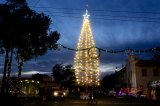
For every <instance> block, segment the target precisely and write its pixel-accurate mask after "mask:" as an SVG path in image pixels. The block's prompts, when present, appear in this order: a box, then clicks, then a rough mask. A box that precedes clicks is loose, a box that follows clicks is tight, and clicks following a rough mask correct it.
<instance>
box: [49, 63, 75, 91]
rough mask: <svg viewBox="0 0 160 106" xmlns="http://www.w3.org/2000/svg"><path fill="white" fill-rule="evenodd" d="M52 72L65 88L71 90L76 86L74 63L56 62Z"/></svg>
mask: <svg viewBox="0 0 160 106" xmlns="http://www.w3.org/2000/svg"><path fill="white" fill-rule="evenodd" d="M52 72H53V74H52V75H53V77H54V79H55V82H57V83H58V84H61V86H63V87H65V88H69V90H70V91H71V90H72V89H73V88H74V86H75V83H76V82H75V73H74V69H73V66H72V65H66V66H63V65H62V64H56V65H55V66H54V67H53V68H52Z"/></svg>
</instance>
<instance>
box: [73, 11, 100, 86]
mask: <svg viewBox="0 0 160 106" xmlns="http://www.w3.org/2000/svg"><path fill="white" fill-rule="evenodd" d="M83 16H84V19H83V24H82V29H81V33H80V37H79V41H78V44H77V51H76V52H75V58H74V67H75V75H76V81H77V83H78V84H79V85H82V86H83V85H87V86H97V85H99V73H100V69H99V56H98V49H97V48H96V47H95V43H94V39H93V35H92V30H91V25H90V21H89V16H90V15H89V14H88V11H87V10H86V13H85V14H84V15H83Z"/></svg>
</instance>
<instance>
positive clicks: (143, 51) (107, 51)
mask: <svg viewBox="0 0 160 106" xmlns="http://www.w3.org/2000/svg"><path fill="white" fill-rule="evenodd" d="M58 45H59V47H62V48H64V49H67V50H72V51H83V50H88V54H89V55H90V50H91V49H92V48H95V49H97V50H98V53H99V54H98V57H100V54H101V52H105V53H111V54H115V53H126V54H131V53H148V52H160V47H154V48H150V49H144V50H136V49H132V48H127V49H123V50H107V49H102V48H99V47H90V48H83V49H73V48H70V47H67V46H64V45H62V44H58ZM90 57H91V56H90ZM91 58H97V57H91Z"/></svg>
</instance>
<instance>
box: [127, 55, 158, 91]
mask: <svg viewBox="0 0 160 106" xmlns="http://www.w3.org/2000/svg"><path fill="white" fill-rule="evenodd" d="M156 80H160V62H159V61H157V60H140V59H139V58H138V57H137V56H136V55H129V56H128V59H127V61H126V81H127V87H129V88H133V89H135V90H139V89H143V90H144V91H147V89H148V87H149V84H150V82H152V81H156Z"/></svg>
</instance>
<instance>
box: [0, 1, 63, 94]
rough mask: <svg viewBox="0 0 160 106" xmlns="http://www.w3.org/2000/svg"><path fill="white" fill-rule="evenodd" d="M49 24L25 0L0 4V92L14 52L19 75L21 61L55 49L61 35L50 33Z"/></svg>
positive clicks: (19, 74)
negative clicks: (0, 61) (0, 68)
mask: <svg viewBox="0 0 160 106" xmlns="http://www.w3.org/2000/svg"><path fill="white" fill-rule="evenodd" d="M50 23H51V19H50V18H49V17H48V16H46V15H45V14H44V13H36V12H35V11H33V10H31V9H30V8H29V7H28V5H27V3H26V1H25V0H7V2H6V3H5V4H1V5H0V47H1V49H0V51H1V53H5V63H4V72H3V82H2V92H4V89H5V83H6V82H5V81H6V73H7V69H9V70H8V71H10V67H11V61H12V59H11V58H12V55H13V53H14V54H15V56H16V59H17V62H18V69H19V70H18V77H20V76H21V71H22V65H23V62H24V61H27V60H30V59H31V58H35V57H38V56H42V55H44V54H45V53H46V52H47V50H48V49H52V48H54V49H55V48H56V42H57V41H58V39H59V36H60V34H59V33H58V32H53V31H52V32H50V33H49V31H48V30H49V25H50ZM9 53H11V55H9ZM9 58H10V59H9ZM8 67H9V68H8ZM8 74H10V72H8Z"/></svg>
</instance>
